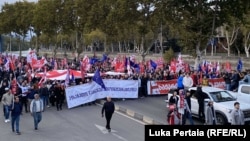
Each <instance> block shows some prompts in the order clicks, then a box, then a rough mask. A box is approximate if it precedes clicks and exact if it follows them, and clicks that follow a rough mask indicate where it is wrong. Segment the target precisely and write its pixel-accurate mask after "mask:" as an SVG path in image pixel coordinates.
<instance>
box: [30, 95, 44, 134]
mask: <svg viewBox="0 0 250 141" xmlns="http://www.w3.org/2000/svg"><path fill="white" fill-rule="evenodd" d="M34 97H35V98H34V99H33V100H32V101H31V104H30V113H31V115H32V116H33V118H34V127H35V130H38V124H39V123H40V122H41V120H42V112H43V110H44V105H43V100H42V99H40V97H39V94H35V96H34Z"/></svg>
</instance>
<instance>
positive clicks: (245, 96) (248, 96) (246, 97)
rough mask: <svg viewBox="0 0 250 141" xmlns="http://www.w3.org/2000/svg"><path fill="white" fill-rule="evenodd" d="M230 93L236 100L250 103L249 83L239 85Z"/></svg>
mask: <svg viewBox="0 0 250 141" xmlns="http://www.w3.org/2000/svg"><path fill="white" fill-rule="evenodd" d="M232 95H233V96H235V97H236V98H237V100H238V101H243V102H246V103H250V85H249V84H241V85H239V87H238V91H237V92H232Z"/></svg>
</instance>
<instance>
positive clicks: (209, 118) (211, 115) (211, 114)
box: [205, 101, 217, 125]
mask: <svg viewBox="0 0 250 141" xmlns="http://www.w3.org/2000/svg"><path fill="white" fill-rule="evenodd" d="M213 103H214V102H213V101H209V102H208V107H207V112H206V113H207V114H206V116H205V117H206V125H216V124H217V119H216V114H215V110H214V106H213Z"/></svg>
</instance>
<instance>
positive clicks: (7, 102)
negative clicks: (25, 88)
mask: <svg viewBox="0 0 250 141" xmlns="http://www.w3.org/2000/svg"><path fill="white" fill-rule="evenodd" d="M5 91H6V93H5V94H4V95H3V97H2V103H3V107H4V117H5V123H7V122H10V120H9V117H10V110H11V104H12V103H13V99H14V96H13V94H12V93H11V90H10V89H9V88H8V87H6V88H5Z"/></svg>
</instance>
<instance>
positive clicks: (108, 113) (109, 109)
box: [102, 97, 115, 132]
mask: <svg viewBox="0 0 250 141" xmlns="http://www.w3.org/2000/svg"><path fill="white" fill-rule="evenodd" d="M114 111H115V104H114V102H113V101H112V100H111V97H107V101H106V102H105V103H104V104H103V107H102V117H104V112H105V118H106V129H107V130H108V131H109V132H111V128H110V121H111V118H112V115H113V113H114Z"/></svg>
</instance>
